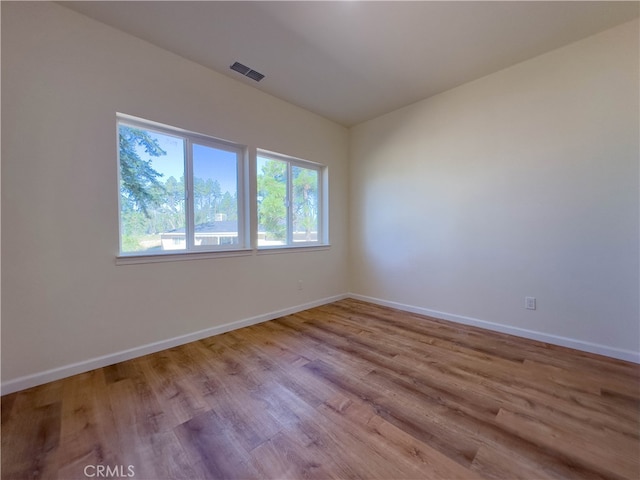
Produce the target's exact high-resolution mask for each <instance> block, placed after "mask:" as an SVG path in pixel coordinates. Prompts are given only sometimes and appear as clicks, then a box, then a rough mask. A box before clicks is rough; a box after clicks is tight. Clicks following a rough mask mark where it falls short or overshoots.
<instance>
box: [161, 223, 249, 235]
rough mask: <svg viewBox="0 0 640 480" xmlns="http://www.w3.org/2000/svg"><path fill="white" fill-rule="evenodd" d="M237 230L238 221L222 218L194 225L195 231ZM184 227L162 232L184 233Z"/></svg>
mask: <svg viewBox="0 0 640 480" xmlns="http://www.w3.org/2000/svg"><path fill="white" fill-rule="evenodd" d="M237 231H238V222H237V221H235V220H224V221H220V222H207V223H201V224H199V225H196V226H195V233H196V234H198V233H230V232H237ZM184 232H185V228H184V227H181V228H176V229H174V230H169V231H167V232H163V233H164V234H169V233H182V234H184Z"/></svg>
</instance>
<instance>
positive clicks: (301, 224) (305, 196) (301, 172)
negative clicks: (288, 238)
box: [291, 167, 318, 241]
mask: <svg viewBox="0 0 640 480" xmlns="http://www.w3.org/2000/svg"><path fill="white" fill-rule="evenodd" d="M291 175H292V177H293V179H292V186H293V231H294V232H300V231H302V232H304V233H305V240H306V241H310V240H313V239H312V237H311V233H312V232H313V231H314V230H315V231H317V229H318V172H317V171H316V170H310V169H308V168H302V167H293V168H292V169H291Z"/></svg>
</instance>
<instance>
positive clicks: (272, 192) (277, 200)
mask: <svg viewBox="0 0 640 480" xmlns="http://www.w3.org/2000/svg"><path fill="white" fill-rule="evenodd" d="M257 180H258V199H259V203H258V224H259V225H260V227H262V228H263V229H264V230H265V232H266V233H267V234H269V235H271V236H272V237H273V238H275V239H276V240H284V239H285V238H286V236H287V204H286V200H287V164H286V163H285V162H281V161H278V160H270V159H267V160H265V161H264V162H263V163H262V169H261V171H260V173H259V174H258V179H257Z"/></svg>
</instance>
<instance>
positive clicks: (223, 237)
mask: <svg viewBox="0 0 640 480" xmlns="http://www.w3.org/2000/svg"><path fill="white" fill-rule="evenodd" d="M184 230H185V229H184V227H182V228H177V229H175V230H171V231H169V232H164V233H161V234H160V241H161V243H162V250H184V249H185V248H186V246H187V239H186V237H185V233H184ZM236 243H238V222H237V221H235V220H223V221H217V222H208V223H202V224H200V225H196V227H195V244H196V245H233V244H236Z"/></svg>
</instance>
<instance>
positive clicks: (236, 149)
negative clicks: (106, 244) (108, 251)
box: [118, 116, 246, 255]
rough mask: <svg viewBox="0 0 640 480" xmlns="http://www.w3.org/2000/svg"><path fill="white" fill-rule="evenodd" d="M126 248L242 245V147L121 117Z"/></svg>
mask: <svg viewBox="0 0 640 480" xmlns="http://www.w3.org/2000/svg"><path fill="white" fill-rule="evenodd" d="M118 140H119V151H118V163H119V167H120V170H119V171H120V254H121V255H153V254H166V253H183V252H194V251H218V250H230V249H231V250H233V249H241V248H244V247H245V246H246V245H245V236H244V210H243V207H242V206H243V205H244V202H243V189H242V185H243V168H244V167H243V165H244V161H243V159H244V153H243V152H244V151H243V148H242V147H240V146H237V145H234V144H231V143H227V142H223V141H220V140H215V139H212V138H209V137H205V136H203V135H198V134H193V133H190V132H184V131H182V130H178V129H172V128H170V127H164V126H158V125H156V124H152V123H149V122H143V121H140V120H137V119H132V118H130V117H124V116H119V118H118Z"/></svg>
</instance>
